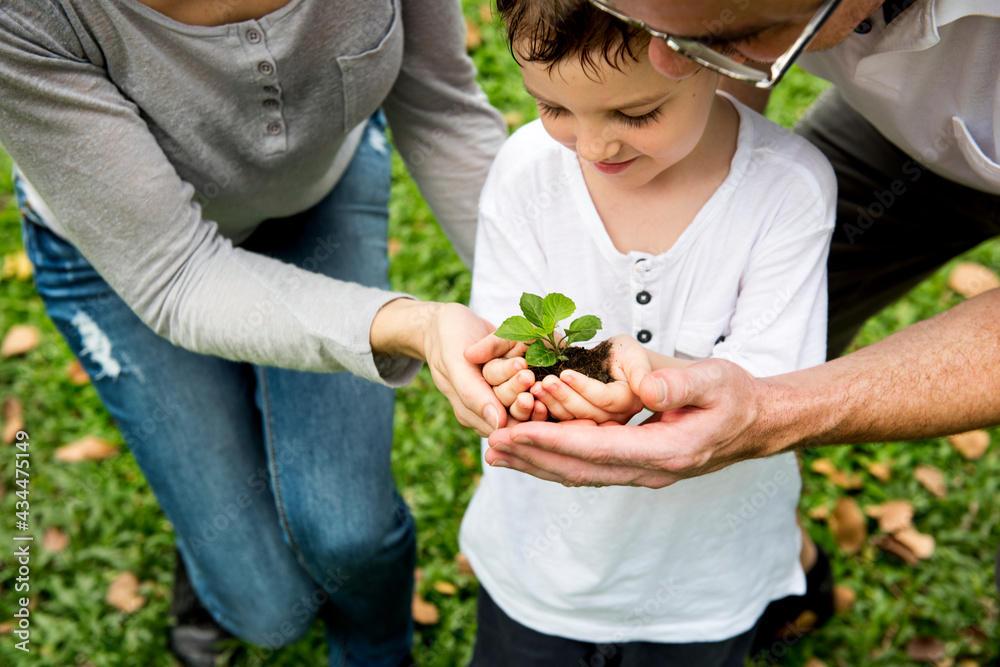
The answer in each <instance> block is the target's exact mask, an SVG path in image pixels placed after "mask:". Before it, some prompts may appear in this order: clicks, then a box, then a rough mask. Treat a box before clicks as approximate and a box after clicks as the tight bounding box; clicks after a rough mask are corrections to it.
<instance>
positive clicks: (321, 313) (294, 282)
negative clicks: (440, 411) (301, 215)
mask: <svg viewBox="0 0 1000 667" xmlns="http://www.w3.org/2000/svg"><path fill="white" fill-rule="evenodd" d="M70 11H71V10H68V9H66V8H65V7H64V6H62V5H60V4H58V3H55V2H45V1H44V0H39V1H37V2H30V3H28V2H23V3H16V4H15V3H12V2H3V4H2V5H0V143H2V144H3V146H4V147H5V148H6V150H7V151H8V152H9V153H10V155H11V157H12V158H13V159H14V161H15V162H16V163H17V165H18V167H19V168H20V169H21V171H22V172H23V173H24V175H25V176H26V178H27V179H28V180H29V181H30V182H31V183H32V184H33V185H34V186H35V188H36V189H37V190H38V192H39V193H40V194H41V196H42V198H43V199H44V200H45V201H46V203H48V205H49V207H50V208H51V209H52V211H53V213H54V214H55V216H56V217H57V218H58V220H59V222H60V223H61V225H62V227H63V228H64V230H65V231H66V233H67V235H68V236H69V240H70V241H71V242H72V243H73V244H74V245H75V246H76V247H77V248H78V249H79V250H80V251H81V252H82V253H83V254H84V256H86V257H87V259H88V260H89V261H90V262H91V263H92V264H93V266H94V267H95V268H96V269H97V271H98V272H99V273H100V274H101V276H102V277H104V279H105V280H106V281H107V282H108V283H109V284H110V285H111V287H112V288H113V289H114V290H115V291H116V292H117V293H118V294H119V295H120V296H121V297H122V299H124V301H125V302H126V303H127V304H128V305H129V306H130V307H131V308H132V309H133V310H134V311H135V312H136V314H137V315H138V316H139V317H140V318H141V319H142V321H143V322H145V323H146V324H147V325H148V326H149V327H150V328H152V329H153V330H154V331H156V332H157V333H158V334H160V335H161V336H164V337H166V338H167V339H169V340H170V341H171V342H173V343H174V344H176V345H179V346H181V347H184V348H187V349H190V350H193V351H196V352H201V353H205V354H212V355H217V356H220V357H224V358H227V359H234V360H240V361H248V362H253V363H258V364H265V365H273V366H281V367H286V368H294V369H301V370H310V371H349V372H351V373H354V374H356V375H359V376H361V377H364V378H367V379H370V380H375V381H381V382H387V383H389V384H393V385H399V384H402V383H404V382H407V381H409V380H410V379H412V377H413V375H415V373H416V371H417V370H418V369H419V366H420V364H419V362H417V361H415V360H392V359H380V360H378V364H376V360H375V359H374V358H373V355H372V352H371V348H370V345H369V329H370V326H371V321H372V319H373V317H374V316H375V313H376V312H377V311H378V310H379V308H380V307H381V306H382V305H384V304H385V303H387V302H388V301H390V300H392V299H394V298H397V297H398V296H400V295H398V294H393V293H388V292H383V291H380V290H375V289H370V288H366V287H362V286H359V285H355V284H351V283H344V282H340V281H336V280H333V279H330V278H327V277H325V276H320V275H317V274H314V273H310V272H307V271H303V270H300V269H298V268H296V267H294V266H291V265H288V264H284V263H282V262H279V261H276V260H273V259H269V258H267V257H264V256H261V255H258V254H255V253H252V252H247V251H244V250H241V249H239V248H235V247H233V245H232V244H231V243H230V242H229V240H228V239H226V238H224V237H222V236H221V235H220V234H219V233H218V231H217V228H216V225H215V223H213V222H212V221H209V220H205V219H203V218H202V216H201V210H200V208H199V206H198V205H197V203H195V201H194V199H193V197H194V189H193V188H192V186H191V185H190V184H188V183H186V182H184V181H183V180H182V179H181V178H180V177H179V176H178V175H177V173H176V171H175V169H174V168H173V166H172V165H171V163H170V162H169V160H168V159H167V157H166V156H165V155H164V153H163V151H162V150H161V149H160V147H159V145H158V144H157V142H156V141H155V139H154V137H153V136H152V135H151V133H150V132H149V130H148V128H147V126H146V124H145V123H144V121H143V119H142V117H141V115H140V110H139V109H138V108H137V107H136V106H135V105H134V104H133V103H131V102H130V101H129V100H128V99H127V98H126V97H124V96H123V95H122V94H121V92H120V91H119V90H118V88H117V87H116V86H115V85H114V84H113V82H112V81H110V80H109V79H108V76H107V72H106V71H105V69H104V68H103V67H102V66H101V64H100V61H99V58H100V52H99V49H96V48H95V47H94V45H93V44H92V43H88V41H87V38H86V35H85V34H83V33H82V32H81V31H78V30H77V28H78V26H77V25H76V24H75V19H74V17H73V16H72V15H70V14H68V13H67V12H70ZM81 35H82V36H81ZM348 314H349V315H348ZM411 362H412V363H411ZM379 368H382V369H383V370H385V371H386V372H387V373H391V375H390V376H389V377H383V376H381V375H380V374H379Z"/></svg>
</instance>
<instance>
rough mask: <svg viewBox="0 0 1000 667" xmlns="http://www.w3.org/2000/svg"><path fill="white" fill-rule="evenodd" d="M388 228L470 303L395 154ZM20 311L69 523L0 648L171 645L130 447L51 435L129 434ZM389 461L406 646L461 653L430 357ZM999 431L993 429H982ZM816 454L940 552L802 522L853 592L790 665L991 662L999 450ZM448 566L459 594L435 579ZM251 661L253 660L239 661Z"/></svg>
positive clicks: (294, 661)
mask: <svg viewBox="0 0 1000 667" xmlns="http://www.w3.org/2000/svg"><path fill="white" fill-rule="evenodd" d="M465 5H466V10H467V15H468V16H469V17H470V18H471V19H472V20H473V21H474V22H476V23H477V24H480V25H482V26H483V37H484V41H483V44H482V45H481V46H479V47H478V48H477V49H476V50H475V51H474V52H473V57H474V58H475V60H476V63H477V65H478V67H479V69H480V80H481V82H482V84H483V87H484V89H485V90H486V92H487V94H488V95H489V97H490V100H491V101H492V102H493V104H494V105H496V106H497V107H498V108H499V109H500V110H501V111H502V112H516V114H519V115H520V118H521V119H522V120H523V121H527V120H530V119H531V118H534V117H535V111H534V106H533V104H532V102H531V100H530V98H529V97H528V95H527V94H526V93H525V91H524V89H523V87H522V85H521V81H520V77H519V76H518V73H517V70H516V67H515V66H514V64H513V63H512V62H511V59H510V56H509V54H508V53H507V51H506V46H505V44H504V42H503V39H502V37H501V36H500V35H499V34H498V33H497V32H496V31H495V30H494V29H492V28H491V27H490V26H488V25H483V20H482V18H481V14H480V9H479V6H478V5H477V4H475V3H473V2H472V1H471V0H466V2H465ZM821 88H822V84H821V83H819V82H817V81H816V80H815V79H811V78H809V77H808V76H807V75H805V74H804V73H802V72H801V71H798V72H793V73H792V75H790V76H789V77H788V80H787V81H786V82H784V83H783V84H782V87H781V89H779V93H778V94H776V96H775V98H774V101H773V103H772V108H771V109H770V110H769V115H770V116H771V117H772V118H774V119H775V120H776V121H778V122H781V123H783V124H785V125H790V124H791V123H793V122H794V121H795V120H796V119H797V118H798V117H800V115H801V113H802V111H803V110H804V108H805V107H806V106H807V105H808V103H809V102H810V101H811V100H812V99H813V97H814V96H815V95H816V94H817V93H818V91H819V90H820V89H821ZM8 172H9V161H8V160H7V158H6V157H5V156H4V155H3V154H2V152H0V256H2V255H5V254H8V253H13V252H16V251H17V250H18V249H19V247H20V239H19V230H18V226H17V220H16V217H17V216H16V211H15V210H14V205H13V202H12V199H11V197H10V179H9V177H8ZM391 235H392V237H393V238H395V239H397V240H398V241H399V244H398V246H397V245H396V244H394V247H398V248H399V250H398V252H397V253H396V254H395V255H394V257H393V274H392V279H393V283H394V286H395V287H396V288H397V289H400V290H405V291H408V292H410V293H413V294H416V295H417V296H420V297H422V298H426V299H438V300H456V301H466V300H467V299H468V294H469V283H470V280H469V274H468V272H467V271H466V270H465V269H464V267H463V266H462V265H461V263H460V262H459V261H458V259H457V258H456V257H455V255H454V253H453V252H452V251H451V249H450V248H449V247H448V245H447V242H446V241H445V240H444V237H443V235H442V234H441V233H440V231H439V230H438V228H437V226H436V224H435V222H434V219H433V216H432V215H431V214H430V212H429V210H428V208H427V207H426V205H425V204H424V203H423V201H422V200H421V198H420V196H419V194H418V192H417V189H416V187H415V186H414V184H413V182H412V181H411V180H410V179H409V178H408V177H407V176H406V174H405V170H404V169H403V168H402V166H401V163H400V162H399V161H398V160H397V161H396V163H395V185H394V188H393V198H392V229H391ZM998 257H1000V245H998V244H997V243H995V242H991V243H988V244H984V245H983V246H980V247H979V248H976V249H974V250H973V251H971V252H970V253H968V255H967V258H970V259H972V260H973V261H978V262H980V263H983V264H985V265H987V266H990V267H991V268H994V269H996V268H997V267H998V261H997V258H998ZM947 271H948V267H945V268H943V269H942V271H940V272H939V273H938V274H936V275H935V276H934V277H933V278H931V279H930V280H928V281H927V282H926V283H924V284H922V285H920V286H919V287H918V288H917V289H916V290H914V292H913V293H912V294H910V295H908V296H907V297H906V298H905V299H903V300H901V301H900V302H899V303H897V304H895V305H893V306H892V307H890V308H888V309H887V310H886V311H884V312H883V313H881V314H880V315H879V316H878V317H876V318H874V319H873V320H872V321H870V322H869V323H868V325H867V326H866V327H865V329H864V331H863V332H862V333H861V335H860V337H859V339H858V344H860V345H864V344H869V343H871V342H873V341H876V340H878V339H879V338H881V337H884V336H885V335H888V334H889V333H891V332H893V331H895V330H897V329H899V328H900V327H903V326H906V325H908V324H910V323H912V322H915V321H917V320H919V319H922V318H925V317H928V316H931V315H933V314H935V313H938V312H941V311H942V310H944V309H946V308H948V307H950V306H952V305H954V304H955V303H957V302H958V301H959V300H960V297H957V296H955V295H954V294H952V293H951V292H950V291H949V290H948V289H947V288H946V287H945V286H944V280H945V278H944V277H945V276H946V275H947ZM15 323H30V324H34V325H35V326H37V327H39V328H40V329H41V330H42V333H43V340H42V343H41V345H39V346H38V348H36V349H35V350H33V351H32V352H30V353H29V354H27V355H26V356H24V357H15V358H11V359H7V360H2V361H0V399H2V398H4V397H8V396H16V397H18V398H19V399H20V400H21V401H22V402H23V403H24V410H25V419H26V421H27V424H28V430H29V432H30V433H31V438H32V439H31V443H32V446H31V466H32V467H31V472H32V477H31V496H30V499H31V520H32V530H31V534H32V535H34V536H35V538H36V540H41V537H42V535H43V533H44V529H45V528H46V527H50V526H51V527H57V528H59V529H61V530H63V531H65V532H66V533H67V534H68V535H69V537H70V546H69V547H68V548H67V549H66V550H64V551H63V552H61V553H59V554H48V553H45V552H43V551H42V550H41V549H39V546H40V544H39V543H38V542H37V541H36V543H35V552H34V553H35V557H34V559H33V560H32V590H31V595H32V596H33V597H34V599H35V602H36V607H35V609H34V611H33V612H32V616H31V622H32V644H31V645H32V648H33V650H34V652H33V653H32V654H31V655H30V656H28V657H26V656H25V655H24V654H23V653H21V652H19V651H17V650H15V649H14V648H13V645H14V643H15V639H14V637H12V636H10V635H0V664H32V665H60V666H62V665H84V664H91V665H95V666H97V667H103V666H105V665H155V666H168V665H172V664H174V661H173V660H172V658H171V657H170V656H169V654H168V653H167V652H166V649H165V644H164V636H165V630H166V627H167V625H168V623H169V618H168V606H169V597H170V582H171V579H172V569H173V556H172V553H173V552H172V544H173V537H172V534H171V532H170V526H169V524H168V523H167V521H166V520H165V519H164V517H163V515H162V514H161V512H160V511H159V509H158V507H157V504H156V501H155V499H154V498H153V496H152V494H151V493H150V490H149V488H148V486H147V485H146V483H145V482H144V480H143V478H142V475H141V473H140V472H139V470H138V468H137V467H136V465H135V463H134V461H133V459H132V457H131V456H129V455H128V454H127V453H123V454H120V455H118V456H116V457H114V458H112V459H109V460H107V461H105V462H103V463H100V464H97V463H82V464H64V463H60V462H58V461H56V460H55V459H54V458H53V456H52V453H53V450H54V448H55V447H56V446H58V445H60V444H64V443H67V442H71V441H73V440H75V439H77V438H80V437H82V436H84V435H91V434H92V435H98V436H100V437H102V438H105V439H107V440H110V441H112V442H116V443H119V444H121V443H122V439H121V436H120V435H119V434H118V432H117V431H116V429H115V426H114V424H113V423H112V421H111V419H110V418H109V417H108V415H107V413H106V412H105V411H104V409H103V408H102V407H101V405H100V403H99V402H98V400H97V397H96V395H95V392H94V390H93V388H92V387H90V386H89V385H87V386H84V387H75V386H73V385H71V384H70V383H69V382H68V381H67V379H66V376H65V371H64V369H65V366H66V365H67V364H68V363H69V362H70V361H71V355H70V353H69V351H68V349H67V348H66V346H65V344H64V343H63V342H62V340H61V339H60V338H59V336H58V334H57V333H56V331H55V329H54V328H53V326H52V324H51V323H50V322H49V321H48V320H47V319H46V317H45V315H44V310H43V307H42V304H41V301H40V300H39V298H38V296H37V295H36V294H35V292H34V290H33V288H32V286H31V284H30V283H29V282H23V281H17V280H11V279H7V280H3V281H0V334H2V333H5V332H6V331H7V330H8V329H9V328H10V326H11V325H13V324H15ZM398 397H399V401H398V407H397V413H396V417H397V420H396V443H395V455H394V459H393V469H394V472H395V475H396V479H397V482H398V484H399V487H400V489H401V492H402V493H403V495H404V496H405V497H406V499H407V501H408V502H409V504H410V507H411V508H412V510H413V513H414V515H415V517H416V520H417V526H418V540H419V564H420V566H421V567H422V568H423V570H424V579H423V582H422V583H421V585H420V588H421V590H422V592H423V593H424V595H425V596H426V597H427V599H429V600H430V601H432V602H434V603H435V604H436V605H437V606H438V607H439V608H440V611H441V620H440V622H439V623H438V624H436V625H434V626H429V627H418V630H417V637H416V646H415V651H414V652H415V655H416V656H417V658H418V659H419V661H420V664H422V665H426V666H427V667H450V666H453V665H462V664H465V662H466V661H467V660H468V658H469V656H470V653H471V643H472V639H473V636H474V633H475V597H476V583H475V581H474V579H472V578H471V577H469V576H462V575H459V574H458V570H457V566H456V565H455V561H454V558H455V554H456V551H457V534H458V526H459V521H460V520H461V516H462V512H463V509H464V507H465V506H466V504H467V503H468V501H469V499H470V498H471V496H472V492H473V490H474V488H475V483H476V475H477V473H478V469H477V466H478V458H479V457H478V447H479V445H478V439H477V438H476V436H475V435H474V434H473V433H472V432H470V431H466V430H465V429H462V428H461V427H460V426H459V425H458V424H457V422H456V421H455V419H454V417H453V415H452V413H451V409H450V407H449V405H448V402H447V401H446V400H445V399H444V398H443V397H442V396H441V395H440V394H439V393H438V392H437V391H436V390H435V389H434V387H433V384H432V382H431V380H430V376H429V374H428V372H427V371H426V369H425V370H424V371H422V372H421V374H420V376H419V378H418V379H417V380H416V381H415V382H414V383H413V384H411V385H410V386H408V387H406V388H404V389H401V390H400V391H399V393H398ZM991 434H992V435H993V436H994V437H996V435H997V433H996V430H995V429H994V430H991ZM13 453H14V450H13V448H7V447H5V448H3V449H2V450H0V456H3V457H7V458H5V459H3V460H2V461H0V471H2V472H0V484H2V486H3V487H4V488H5V489H6V493H5V495H4V496H3V498H2V500H0V514H2V516H3V520H2V521H0V543H2V544H3V545H5V546H4V547H3V552H2V553H4V554H9V545H11V544H13V543H12V541H11V539H10V538H11V534H12V529H13V525H12V522H13V520H14V511H15V508H14V503H15V501H16V500H17V498H16V496H15V495H14V491H15V490H16V487H15V486H14V475H13V465H12V463H11V461H13ZM820 457H825V458H828V459H830V460H832V461H833V462H834V463H835V464H836V465H837V466H838V467H839V468H840V469H842V470H845V471H853V472H858V473H860V474H861V475H862V478H863V481H864V485H863V487H862V488H861V489H859V490H857V491H854V492H853V495H854V496H855V497H856V499H857V500H858V502H859V503H860V504H861V505H862V506H864V505H868V504H873V503H877V502H881V501H883V500H886V499H895V498H905V499H911V500H912V501H913V504H914V506H915V508H916V519H915V523H916V526H917V528H918V529H919V530H921V531H922V532H925V533H929V534H932V535H933V536H934V537H935V538H936V539H937V551H936V552H935V554H934V556H933V557H932V558H930V559H929V560H927V561H923V562H921V563H920V564H919V565H917V566H914V567H911V566H908V565H905V564H903V563H901V562H900V561H899V560H897V559H895V558H894V557H892V556H886V555H882V554H881V553H880V552H879V551H878V550H877V549H875V548H873V547H865V548H863V549H862V550H861V552H860V553H859V554H858V555H855V556H847V555H845V554H843V553H842V552H839V551H838V550H837V548H836V546H835V544H834V542H833V540H832V538H831V536H830V533H829V530H828V528H827V526H826V525H825V523H823V522H815V521H808V522H807V524H808V528H809V531H810V532H811V534H812V535H813V536H814V538H815V539H816V540H817V541H818V542H819V543H821V544H822V545H823V546H824V547H826V548H827V550H828V551H829V552H830V553H831V554H833V555H834V561H835V570H836V573H837V578H838V581H839V582H840V583H842V584H844V585H847V586H849V587H851V588H852V589H853V590H854V591H856V593H857V595H858V599H857V602H856V603H855V605H854V607H853V609H852V610H851V611H850V612H849V613H846V614H842V615H839V616H837V617H836V618H835V619H834V621H833V622H832V623H831V624H830V625H829V626H828V627H827V628H826V629H825V630H824V631H823V632H822V633H821V634H819V635H818V636H816V637H810V638H806V639H803V640H801V641H799V642H797V643H795V644H794V645H793V646H791V647H790V648H789V651H788V656H787V658H786V661H785V664H788V665H802V664H804V663H805V661H806V660H807V659H808V658H809V657H810V656H815V657H817V658H819V659H822V660H823V661H824V662H825V663H826V664H828V665H831V666H832V665H850V666H856V665H885V666H889V665H911V664H919V663H915V662H913V661H911V660H910V659H909V658H908V657H907V654H906V650H905V646H906V643H907V642H908V641H909V640H910V639H911V638H913V637H915V636H919V635H924V636H933V637H938V638H940V639H942V640H943V641H944V642H945V643H946V646H947V649H948V655H949V656H951V657H953V658H955V659H956V661H957V660H958V659H965V658H969V659H973V660H976V661H977V662H978V663H979V664H986V663H987V662H989V661H990V660H994V659H996V658H997V649H996V648H995V647H996V646H997V645H998V644H1000V637H998V632H997V615H998V609H997V601H996V591H995V588H994V582H993V573H992V569H993V554H994V551H995V549H996V532H997V525H998V524H1000V503H998V502H997V499H998V497H1000V489H998V487H1000V448H994V449H993V450H991V451H989V452H988V453H987V455H986V457H985V458H983V459H982V460H980V461H978V462H965V461H964V460H963V459H961V457H960V456H959V455H958V454H956V453H955V452H954V451H953V450H952V449H951V447H950V446H949V445H948V444H947V443H946V442H945V441H944V440H943V439H934V440H928V441H920V442H901V443H890V444H884V445H882V444H880V445H870V446H854V447H829V448H824V449H821V450H814V451H810V452H808V453H806V455H805V463H806V466H805V468H806V471H805V473H804V476H805V481H804V487H805V488H804V498H803V504H804V506H805V507H810V508H811V507H818V506H826V507H832V505H833V503H834V502H835V501H836V499H837V498H838V497H840V496H841V495H843V491H842V490H840V489H838V488H836V487H834V486H832V485H831V484H830V483H829V482H828V481H827V480H826V478H824V477H821V476H819V475H816V474H815V473H812V472H810V471H809V469H808V464H809V463H810V462H811V461H812V460H814V459H816V458H820ZM887 460H891V461H892V470H893V476H892V479H890V481H888V482H887V483H881V482H878V481H877V480H875V479H874V478H872V477H871V476H870V475H869V474H868V473H866V472H865V465H866V464H867V463H869V462H872V461H887ZM920 463H929V464H932V465H935V466H937V467H939V468H941V469H942V470H944V471H945V472H946V475H947V478H948V481H949V487H950V488H949V493H948V495H947V497H946V498H945V499H943V500H936V499H935V498H933V497H932V496H931V495H930V494H929V493H928V492H927V491H926V490H925V489H924V488H923V487H921V486H920V485H919V484H917V482H916V481H915V480H914V479H913V475H912V471H913V468H914V467H915V466H916V465H918V464H920ZM123 570H131V571H133V572H135V573H136V574H137V575H138V576H139V578H140V579H141V580H142V581H143V582H144V583H143V585H142V588H141V592H142V593H143V594H144V595H145V596H146V597H147V598H148V602H147V604H146V605H145V606H144V607H143V608H142V609H141V610H140V611H138V612H136V613H134V614H131V615H129V614H124V613H122V612H118V611H116V610H115V609H113V608H112V607H111V606H110V605H108V604H107V603H106V602H105V601H104V596H105V594H106V591H107V588H108V585H109V584H110V582H111V580H112V579H113V578H114V577H115V576H116V575H117V574H118V573H119V572H121V571H123ZM15 577H16V562H15V561H14V560H13V559H11V558H10V557H9V555H3V556H0V623H2V622H3V621H5V620H7V619H9V618H10V616H11V614H12V613H13V610H14V608H15V607H14V605H15V601H16V598H17V597H19V594H18V595H15V593H14V591H13V586H14V583H15ZM435 581H449V582H452V583H454V584H455V585H456V586H457V587H458V594H457V595H443V594H441V593H439V592H437V591H435V590H434V589H433V583H434V582H435ZM323 662H324V647H323V638H322V632H321V629H320V627H319V626H318V625H317V627H316V628H314V630H313V632H312V633H310V635H309V636H308V637H307V638H306V639H305V640H303V641H301V642H299V643H297V644H295V645H294V646H291V647H288V648H286V649H284V650H281V651H279V652H277V653H276V654H275V655H274V656H272V657H271V658H270V659H269V660H268V663H267V664H273V665H289V666H292V665H302V664H323ZM243 663H245V664H255V663H254V661H252V660H244V661H243Z"/></svg>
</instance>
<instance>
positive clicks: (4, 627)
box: [0, 621, 14, 635]
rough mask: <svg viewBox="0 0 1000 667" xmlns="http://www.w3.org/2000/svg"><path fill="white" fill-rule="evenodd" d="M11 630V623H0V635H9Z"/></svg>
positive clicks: (12, 625) (12, 624)
mask: <svg viewBox="0 0 1000 667" xmlns="http://www.w3.org/2000/svg"><path fill="white" fill-rule="evenodd" d="M13 629H14V623H13V621H4V622H3V623H0V635H9V634H10V632H11V630H13Z"/></svg>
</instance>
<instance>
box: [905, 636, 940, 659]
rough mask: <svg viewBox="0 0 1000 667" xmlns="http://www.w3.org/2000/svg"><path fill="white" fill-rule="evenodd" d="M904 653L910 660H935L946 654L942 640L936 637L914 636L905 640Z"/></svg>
mask: <svg viewBox="0 0 1000 667" xmlns="http://www.w3.org/2000/svg"><path fill="white" fill-rule="evenodd" d="M906 655H908V656H910V660H919V661H921V662H937V661H938V660H942V659H944V657H945V655H946V651H945V646H944V642H943V641H941V640H940V639H938V638H937V637H914V638H913V639H911V640H910V641H908V642H906Z"/></svg>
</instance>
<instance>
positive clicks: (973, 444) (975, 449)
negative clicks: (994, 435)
mask: <svg viewBox="0 0 1000 667" xmlns="http://www.w3.org/2000/svg"><path fill="white" fill-rule="evenodd" d="M948 442H950V443H951V446H952V447H954V448H955V449H956V450H958V453H959V454H961V455H962V456H964V457H965V458H967V459H981V458H983V454H985V453H986V450H987V449H988V448H989V446H990V434H989V433H987V432H986V431H966V432H965V433H958V434H956V435H949V436H948Z"/></svg>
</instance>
